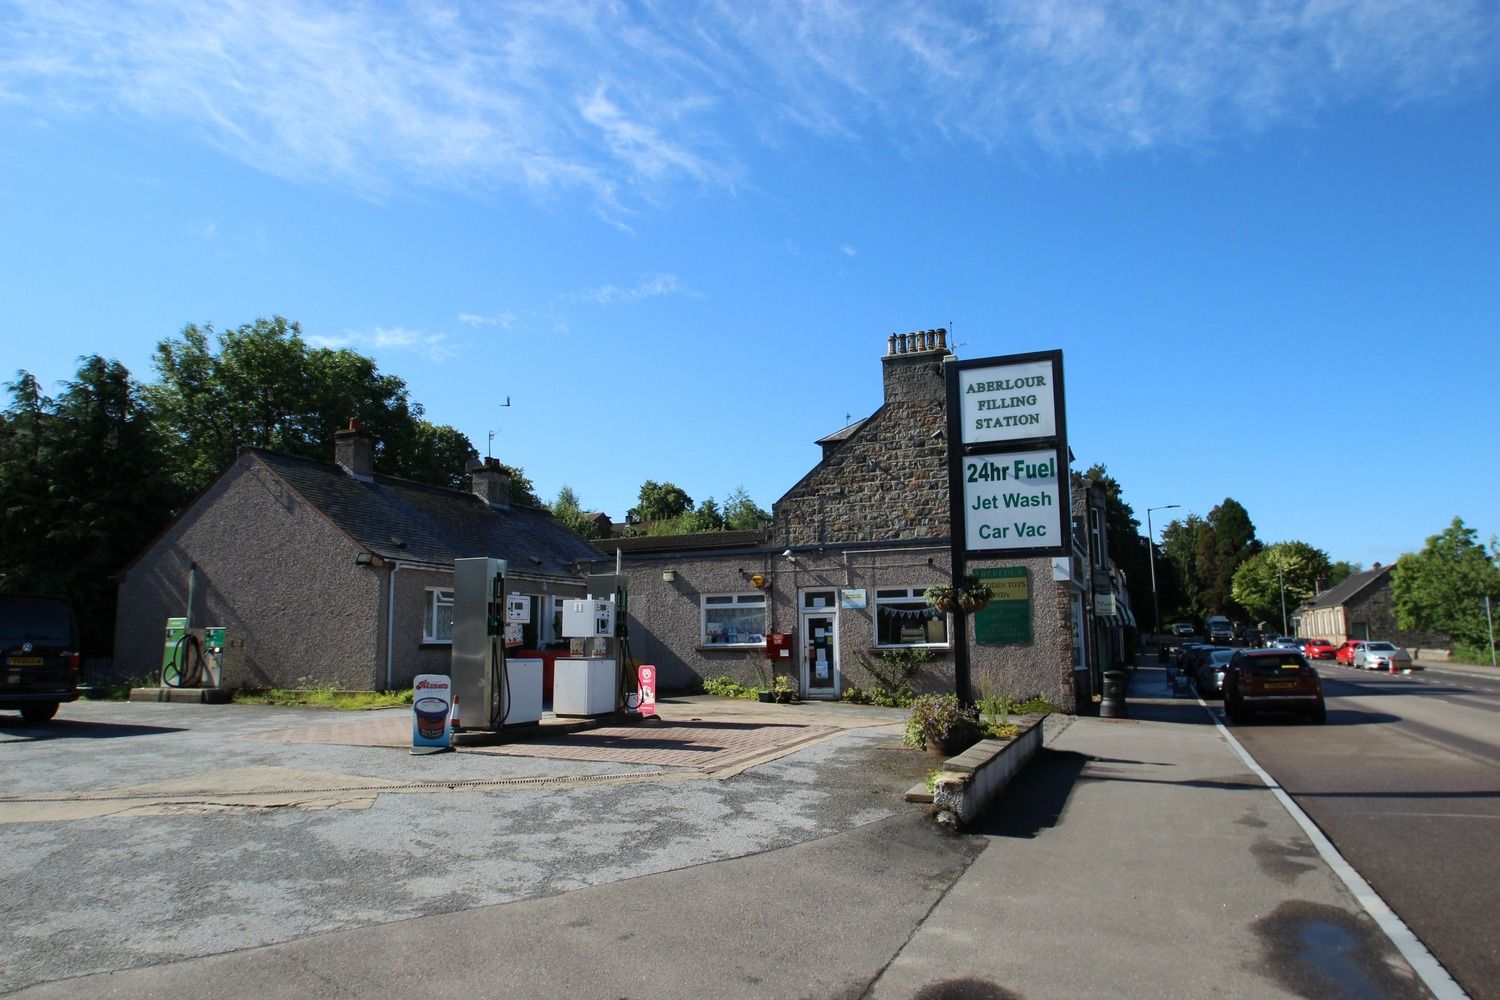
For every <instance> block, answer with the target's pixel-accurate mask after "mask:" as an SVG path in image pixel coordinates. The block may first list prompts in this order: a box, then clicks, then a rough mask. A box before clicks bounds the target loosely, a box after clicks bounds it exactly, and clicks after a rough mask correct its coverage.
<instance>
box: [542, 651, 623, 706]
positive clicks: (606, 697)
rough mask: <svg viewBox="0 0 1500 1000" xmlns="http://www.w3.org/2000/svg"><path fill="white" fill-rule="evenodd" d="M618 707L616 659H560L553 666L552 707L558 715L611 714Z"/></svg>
mask: <svg viewBox="0 0 1500 1000" xmlns="http://www.w3.org/2000/svg"><path fill="white" fill-rule="evenodd" d="M614 710H615V661H614V660H607V659H602V658H597V657H596V658H592V659H570V660H558V661H557V663H556V664H555V665H554V666H553V668H552V711H553V713H555V714H557V715H607V714H608V713H610V712H613V711H614Z"/></svg>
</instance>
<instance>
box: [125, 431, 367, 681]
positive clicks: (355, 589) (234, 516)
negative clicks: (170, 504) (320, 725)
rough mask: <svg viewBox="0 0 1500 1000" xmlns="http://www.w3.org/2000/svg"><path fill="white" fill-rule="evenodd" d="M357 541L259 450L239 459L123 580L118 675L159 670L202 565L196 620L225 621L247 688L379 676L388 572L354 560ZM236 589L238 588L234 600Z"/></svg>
mask: <svg viewBox="0 0 1500 1000" xmlns="http://www.w3.org/2000/svg"><path fill="white" fill-rule="evenodd" d="M355 552H356V549H355V546H354V544H353V542H352V541H350V539H349V538H348V537H347V536H346V535H344V534H343V533H342V532H340V531H339V530H338V529H336V528H335V527H334V526H333V525H332V524H330V523H329V522H328V521H327V519H325V518H324V517H323V516H322V515H321V514H319V513H317V512H316V511H314V510H313V509H311V508H310V507H308V506H307V505H306V504H305V503H303V502H302V500H301V498H300V497H298V496H297V495H296V494H295V493H293V492H292V490H290V489H289V488H288V487H287V486H286V485H285V484H283V483H282V482H281V481H280V480H279V479H277V478H276V477H275V476H273V475H271V474H270V472H269V471H267V470H266V468H265V467H264V466H262V465H260V464H259V463H258V462H256V461H255V460H254V459H253V458H252V457H250V456H248V455H242V456H240V458H238V459H237V460H236V462H235V465H234V466H233V467H232V468H231V469H230V470H229V472H227V473H226V474H225V475H224V476H223V477H221V478H220V479H219V480H218V482H217V483H215V484H214V485H213V486H212V487H210V489H209V490H208V491H207V492H206V493H205V494H204V495H203V496H201V497H199V499H198V501H197V502H196V503H195V504H194V505H193V507H192V508H191V509H190V510H189V511H188V512H187V513H186V514H185V515H184V516H183V517H182V518H180V519H179V520H178V521H177V523H176V524H174V525H173V527H172V528H171V529H170V530H169V531H168V532H167V534H166V535H164V536H163V537H162V538H160V539H159V540H158V541H157V542H156V543H155V544H154V545H153V546H152V547H151V548H150V549H149V550H148V551H147V553H146V554H145V555H144V556H143V557H142V558H141V559H140V560H139V561H138V562H137V563H136V564H135V565H134V566H133V567H132V568H131V569H130V570H129V572H128V573H127V574H126V576H125V579H124V580H123V581H122V582H121V584H120V605H119V616H118V622H117V625H116V628H115V657H116V663H117V672H118V673H119V674H120V675H134V676H137V677H147V676H154V674H155V672H156V671H157V670H158V669H159V667H160V665H161V656H162V645H163V638H164V630H165V627H166V619H167V618H169V617H175V616H181V615H183V614H185V613H186V611H187V590H188V567H189V564H191V563H194V562H196V563H197V564H198V607H197V615H196V619H197V623H198V624H200V625H223V626H225V627H226V628H228V629H230V630H231V642H234V641H238V642H241V643H243V645H242V646H240V647H237V648H236V649H235V650H234V651H233V659H234V660H235V661H236V662H237V663H238V664H239V665H240V669H241V671H242V672H241V673H240V674H239V675H238V676H235V677H229V678H226V682H227V683H229V684H231V685H233V686H241V687H273V686H274V687H302V686H307V685H313V684H318V685H321V684H332V685H336V686H338V687H340V688H345V689H349V690H370V689H373V688H376V687H379V686H380V685H381V684H382V683H383V681H384V669H385V663H384V643H383V640H384V635H383V630H382V629H376V628H371V627H370V622H371V620H372V619H376V618H377V616H378V617H379V620H381V621H383V615H381V614H380V611H381V610H382V608H383V597H382V594H381V590H382V587H383V585H384V579H385V576H384V573H383V572H381V571H380V570H379V569H372V568H366V567H361V566H356V565H354V555H355ZM230 595H233V596H232V597H231V596H230Z"/></svg>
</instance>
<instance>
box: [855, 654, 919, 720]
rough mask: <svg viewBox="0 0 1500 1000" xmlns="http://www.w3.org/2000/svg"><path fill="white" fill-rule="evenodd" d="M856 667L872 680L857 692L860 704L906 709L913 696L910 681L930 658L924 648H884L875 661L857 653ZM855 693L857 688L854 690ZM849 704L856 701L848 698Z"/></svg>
mask: <svg viewBox="0 0 1500 1000" xmlns="http://www.w3.org/2000/svg"><path fill="white" fill-rule="evenodd" d="M858 656H859V662H860V665H861V666H863V667H864V668H865V670H867V671H868V672H869V674H870V676H871V677H872V678H873V679H874V683H873V684H871V685H870V690H869V691H867V692H865V691H861V692H860V695H861V696H862V699H863V700H861V701H860V703H861V704H865V705H870V704H874V705H880V706H883V707H885V708H906V707H907V706H908V705H910V704H911V701H912V698H913V696H914V694H913V691H912V689H911V682H912V679H913V678H914V677H916V676H917V672H918V671H920V670H921V669H922V666H923V665H924V664H925V663H926V662H927V661H928V660H930V659H932V653H931V652H930V651H928V650H926V649H920V648H918V649H886V650H882V651H881V653H880V655H879V656H878V657H877V658H875V659H873V660H872V659H870V657H868V656H866V655H865V654H863V653H859V654H858ZM856 690H858V689H856ZM850 700H851V701H853V700H856V699H850Z"/></svg>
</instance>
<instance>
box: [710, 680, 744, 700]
mask: <svg viewBox="0 0 1500 1000" xmlns="http://www.w3.org/2000/svg"><path fill="white" fill-rule="evenodd" d="M703 691H704V693H705V694H712V695H717V696H719V697H720V698H754V697H755V688H752V687H746V686H745V685H743V684H741V683H739V682H738V681H735V680H731V679H730V678H728V677H708V678H705V679H704V681H703Z"/></svg>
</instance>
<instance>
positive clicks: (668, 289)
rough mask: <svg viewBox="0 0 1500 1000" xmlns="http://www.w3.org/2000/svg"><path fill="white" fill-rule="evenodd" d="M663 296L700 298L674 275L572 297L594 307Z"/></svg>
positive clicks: (665, 275)
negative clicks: (589, 303)
mask: <svg viewBox="0 0 1500 1000" xmlns="http://www.w3.org/2000/svg"><path fill="white" fill-rule="evenodd" d="M663 295H686V296H689V297H690V298H702V295H701V294H700V293H698V292H694V291H691V290H690V289H688V288H685V287H684V286H683V285H682V283H681V282H679V281H678V280H677V275H675V274H653V275H651V276H650V277H648V278H642V279H641V280H640V281H638V282H637V283H636V284H634V285H631V286H629V287H626V288H622V287H620V286H619V285H600V286H599V287H598V288H592V289H590V290H588V291H586V292H581V293H579V294H577V295H576V296H574V298H577V299H579V300H581V301H583V302H591V303H593V304H594V305H600V306H607V305H613V304H615V303H618V302H639V301H641V300H642V299H654V298H659V297H660V296H663Z"/></svg>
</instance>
